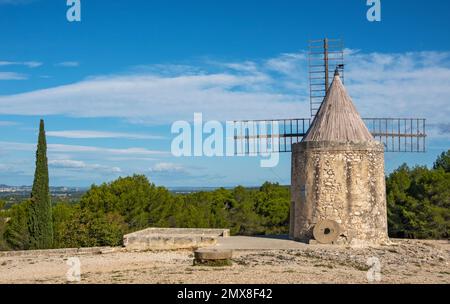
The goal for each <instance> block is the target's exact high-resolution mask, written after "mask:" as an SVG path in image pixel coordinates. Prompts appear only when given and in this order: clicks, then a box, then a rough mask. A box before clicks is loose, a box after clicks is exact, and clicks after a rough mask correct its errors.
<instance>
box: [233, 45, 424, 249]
mask: <svg viewBox="0 0 450 304" xmlns="http://www.w3.org/2000/svg"><path fill="white" fill-rule="evenodd" d="M309 48H310V52H309V59H308V63H309V80H310V109H311V118H296V119H276V120H274V119H271V120H244V121H234V129H235V133H234V140H235V151H236V154H241V155H262V156H264V155H267V153H280V152H291V153H292V171H291V173H292V174H291V209H290V226H289V236H290V238H292V239H295V240H298V241H303V242H310V241H311V240H313V241H315V242H318V243H322V244H350V245H370V244H373V245H377V244H382V243H385V242H387V241H388V240H389V239H388V233H387V210H386V186H385V172H384V153H385V152H425V138H426V133H425V123H426V121H425V119H418V118H361V117H360V115H359V114H358V111H357V110H356V108H355V106H354V104H353V102H352V99H351V98H350V96H349V95H348V93H347V91H346V89H345V87H344V84H343V72H344V61H343V59H344V52H343V45H342V43H341V41H340V40H329V39H324V40H314V41H310V46H309ZM333 71H334V75H333ZM330 79H332V82H331V85H330V84H329V82H330V81H329V80H330Z"/></svg>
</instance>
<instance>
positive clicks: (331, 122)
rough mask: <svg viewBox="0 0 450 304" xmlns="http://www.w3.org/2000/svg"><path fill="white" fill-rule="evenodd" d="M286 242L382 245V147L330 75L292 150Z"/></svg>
mask: <svg viewBox="0 0 450 304" xmlns="http://www.w3.org/2000/svg"><path fill="white" fill-rule="evenodd" d="M291 184H292V187H291V195H292V203H291V213H290V216H291V218H290V237H291V238H293V239H296V240H301V241H309V240H311V239H313V238H314V239H316V240H317V241H319V242H321V243H331V242H336V243H346V244H353V245H360V244H365V243H371V244H374V243H384V242H386V241H387V240H388V235H387V214H386V190H385V175H384V145H383V144H382V143H380V142H378V141H375V139H374V137H373V136H372V134H371V133H370V132H369V130H368V129H367V127H366V125H365V124H364V122H363V120H362V119H361V117H360V116H359V114H358V112H357V110H356V108H355V106H354V105H353V102H352V100H351V98H350V96H349V95H348V94H347V91H346V90H345V88H344V85H343V84H342V82H341V79H340V77H339V73H338V72H337V71H336V73H335V75H334V79H333V81H332V83H331V86H330V88H329V89H328V92H327V94H326V97H325V99H324V101H323V103H322V105H321V107H320V108H319V111H318V112H317V114H316V116H315V119H314V120H313V122H312V124H311V127H310V128H309V130H308V132H307V133H306V135H305V137H304V138H303V140H302V142H300V143H296V144H294V145H293V148H292V181H291Z"/></svg>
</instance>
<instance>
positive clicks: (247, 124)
mask: <svg viewBox="0 0 450 304" xmlns="http://www.w3.org/2000/svg"><path fill="white" fill-rule="evenodd" d="M363 120H364V122H365V124H366V126H367V128H368V129H369V131H370V132H371V133H372V135H373V136H374V139H375V140H377V141H380V142H382V143H383V144H384V147H385V151H386V152H426V132H425V131H426V120H425V119H423V118H363ZM233 123H234V130H235V132H234V142H235V147H234V151H235V154H236V155H264V154H266V153H276V152H280V153H284V152H292V145H293V144H295V143H298V142H300V141H301V140H302V139H303V137H304V136H305V135H306V133H307V132H308V129H309V127H310V126H311V123H312V119H311V118H295V119H275V120H243V121H234V122H233Z"/></svg>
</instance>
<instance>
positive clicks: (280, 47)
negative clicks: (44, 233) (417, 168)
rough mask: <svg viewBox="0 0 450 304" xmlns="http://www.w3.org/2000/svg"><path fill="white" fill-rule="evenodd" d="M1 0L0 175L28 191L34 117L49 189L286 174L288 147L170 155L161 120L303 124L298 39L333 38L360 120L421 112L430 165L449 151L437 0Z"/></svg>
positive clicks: (448, 91) (235, 180) (222, 181)
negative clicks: (76, 11)
mask: <svg viewBox="0 0 450 304" xmlns="http://www.w3.org/2000/svg"><path fill="white" fill-rule="evenodd" d="M365 2H366V1H363V0H351V1H345V5H344V4H343V1H332V0H319V1H317V0H315V1H282V0H281V1H268V0H267V1H253V0H246V1H235V0H227V1H202V0H197V1H194V0H192V1H167V0H165V1H149V0H147V1H138V0H134V1H122V0H114V1H106V0H84V1H83V0H82V1H81V6H82V21H81V22H79V23H77V22H75V23H69V22H68V21H67V20H66V10H67V6H66V1H65V0H58V1H55V0H0V28H1V29H2V30H1V36H0V38H1V40H2V41H1V43H0V184H12V185H21V184H31V182H32V178H33V171H34V167H33V166H34V150H35V145H36V137H37V127H38V123H39V118H41V117H42V118H44V119H45V122H46V129H47V132H48V143H49V151H48V156H49V163H50V166H49V167H50V178H51V184H52V185H69V186H87V185H90V184H92V183H101V182H104V181H109V180H112V179H114V178H117V177H118V176H125V175H129V174H133V173H142V174H146V175H147V176H149V178H150V180H152V181H154V182H155V183H157V184H160V185H165V186H170V187H174V186H234V185H237V184H242V185H246V186H252V185H259V184H261V183H262V182H264V181H265V180H269V181H277V182H280V183H283V184H289V182H290V156H289V154H286V155H282V156H281V161H280V164H279V165H278V166H277V167H275V168H270V169H268V168H266V169H265V168H260V166H259V160H258V159H256V158H206V157H201V158H194V157H189V158H175V157H173V156H172V155H171V154H170V144H171V140H172V138H173V135H172V134H171V133H170V126H171V124H172V123H173V122H174V121H176V120H180V119H184V120H192V119H193V113H194V112H202V113H203V115H204V118H205V119H216V120H220V121H224V120H227V119H258V118H262V119H266V118H292V117H308V112H309V111H308V109H309V108H308V107H309V99H308V92H307V87H308V83H307V78H306V77H307V70H306V57H305V49H306V47H307V40H308V39H317V38H319V39H320V38H322V37H325V36H327V37H332V38H333V37H336V38H343V39H344V40H345V45H346V48H347V50H346V63H347V67H346V69H347V72H346V86H347V89H348V91H349V93H350V95H351V96H352V98H353V100H354V103H355V105H356V106H357V108H358V110H359V111H360V113H361V115H362V116H375V117H424V118H427V119H428V124H429V129H428V132H429V138H428V152H427V153H425V154H401V153H390V154H386V168H387V170H388V171H389V170H392V169H393V168H395V167H397V166H398V165H400V164H401V163H403V162H407V163H409V164H411V165H415V164H419V165H431V164H432V162H433V160H434V159H435V158H436V156H437V155H438V154H440V153H441V152H442V151H444V150H445V149H448V148H450V122H449V119H448V117H449V116H450V97H449V96H450V39H448V37H449V36H450V35H449V34H450V33H449V31H450V30H449V29H450V18H449V17H450V3H449V2H448V1H438V0H429V1H408V2H406V1H403V0H389V1H387V0H384V1H381V3H382V21H381V22H376V23H370V22H368V21H367V19H366V11H367V9H368V7H367V6H366V4H365Z"/></svg>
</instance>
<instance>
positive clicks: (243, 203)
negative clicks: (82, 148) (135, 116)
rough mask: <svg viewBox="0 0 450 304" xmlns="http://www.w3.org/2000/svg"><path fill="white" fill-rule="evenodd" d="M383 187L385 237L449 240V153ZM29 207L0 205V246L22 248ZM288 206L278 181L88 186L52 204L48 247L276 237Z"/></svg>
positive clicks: (135, 179)
mask: <svg viewBox="0 0 450 304" xmlns="http://www.w3.org/2000/svg"><path fill="white" fill-rule="evenodd" d="M386 186H387V203H388V221H389V234H390V236H391V237H405V238H433V239H436V238H448V237H449V232H450V150H449V151H447V152H446V153H443V154H442V155H441V156H440V157H439V158H438V159H437V161H436V163H435V165H434V167H433V168H432V169H428V168H426V167H415V168H409V167H407V166H406V165H403V166H401V167H400V168H398V169H397V170H395V171H394V172H392V173H391V174H390V175H389V176H388V177H387V178H386ZM30 204H32V201H31V200H29V201H25V202H23V203H20V204H16V205H14V206H13V207H12V208H10V209H8V210H2V209H3V208H1V207H2V204H1V202H0V210H1V211H0V250H5V249H28V248H29V244H30V231H29V229H28V225H27V219H28V218H29V214H28V213H29V212H30V211H29V210H30ZM289 205H290V193H289V187H285V186H280V185H278V184H272V183H265V184H264V185H262V186H261V187H259V188H244V187H236V188H234V189H223V188H221V189H217V190H215V191H211V192H198V193H191V194H183V195H176V194H173V193H171V192H169V191H168V190H167V189H166V188H164V187H157V186H155V185H154V184H152V183H151V182H149V180H148V179H147V178H146V177H145V176H142V175H135V176H131V177H125V178H119V179H117V180H115V181H113V182H111V183H107V184H106V183H105V184H102V185H99V186H96V185H94V186H92V187H91V188H90V189H89V191H88V192H87V193H86V194H85V195H83V197H82V198H81V199H80V201H79V202H77V203H72V204H71V203H66V202H62V203H57V204H55V205H54V206H53V208H52V210H53V219H52V222H53V231H54V233H53V236H54V241H53V247H56V248H61V247H85V246H105V245H120V244H121V242H122V236H123V234H126V233H129V232H132V231H136V230H140V229H143V228H147V227H151V226H154V227H185V228H195V227H202V228H208V227H210V228H224V227H225V228H230V229H231V232H232V234H235V235H236V234H239V235H260V234H282V233H287V231H288V219H289ZM6 219H8V221H7V222H6Z"/></svg>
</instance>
